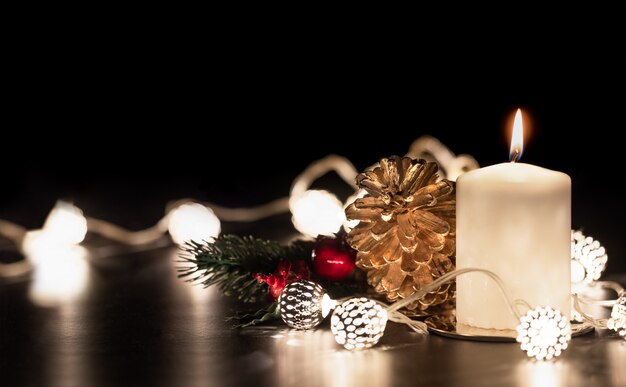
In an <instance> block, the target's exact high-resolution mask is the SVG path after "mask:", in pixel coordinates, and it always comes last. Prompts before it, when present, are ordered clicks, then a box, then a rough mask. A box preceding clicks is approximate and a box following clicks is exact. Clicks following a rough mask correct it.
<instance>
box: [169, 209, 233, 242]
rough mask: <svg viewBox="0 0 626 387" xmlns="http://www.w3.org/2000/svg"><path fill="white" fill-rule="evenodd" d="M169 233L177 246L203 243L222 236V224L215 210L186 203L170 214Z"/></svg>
mask: <svg viewBox="0 0 626 387" xmlns="http://www.w3.org/2000/svg"><path fill="white" fill-rule="evenodd" d="M168 231H169V233H170V236H171V237H172V240H173V241H174V243H176V244H179V245H181V244H184V243H185V242H188V241H191V240H193V241H195V242H202V241H204V240H209V239H211V238H216V237H217V236H218V235H220V231H221V224H220V220H219V219H218V217H217V216H216V215H215V213H214V212H213V210H211V209H210V208H208V207H206V206H203V205H202V204H199V203H186V204H182V205H180V206H178V207H176V208H175V209H173V210H172V211H171V212H170V214H169V221H168Z"/></svg>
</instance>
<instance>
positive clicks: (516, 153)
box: [509, 109, 524, 163]
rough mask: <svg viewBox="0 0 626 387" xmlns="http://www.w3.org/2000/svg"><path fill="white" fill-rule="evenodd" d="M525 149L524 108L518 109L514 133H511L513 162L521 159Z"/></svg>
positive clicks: (510, 158) (511, 156) (510, 154)
mask: <svg viewBox="0 0 626 387" xmlns="http://www.w3.org/2000/svg"><path fill="white" fill-rule="evenodd" d="M523 151H524V123H523V122H522V110H521V109H517V113H515V122H514V123H513V134H512V135H511V151H510V153H509V160H511V162H512V163H514V162H516V161H519V159H520V158H521V157H522V152H523Z"/></svg>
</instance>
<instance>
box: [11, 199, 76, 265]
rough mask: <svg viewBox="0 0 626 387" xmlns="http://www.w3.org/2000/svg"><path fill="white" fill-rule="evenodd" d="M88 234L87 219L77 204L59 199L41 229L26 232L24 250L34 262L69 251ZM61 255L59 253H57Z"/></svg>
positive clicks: (23, 242)
mask: <svg viewBox="0 0 626 387" xmlns="http://www.w3.org/2000/svg"><path fill="white" fill-rule="evenodd" d="M86 234H87V219H85V217H84V216H83V212H82V211H81V210H80V209H79V208H78V207H76V206H74V205H72V204H70V203H67V202H64V201H61V200H59V201H58V202H57V203H56V205H55V206H54V208H53V209H52V211H50V214H49V215H48V217H47V218H46V221H45V223H44V225H43V228H42V229H41V230H32V231H29V232H27V233H26V235H25V236H24V239H23V240H22V250H23V251H24V254H26V256H27V258H28V259H30V260H31V262H33V263H34V264H38V263H39V262H40V261H41V260H42V259H44V258H45V259H48V258H47V257H48V256H51V255H55V254H56V253H55V252H56V251H67V250H68V249H70V248H71V247H73V246H76V245H78V244H79V243H80V242H82V241H83V239H85V235H86ZM56 255H59V254H56Z"/></svg>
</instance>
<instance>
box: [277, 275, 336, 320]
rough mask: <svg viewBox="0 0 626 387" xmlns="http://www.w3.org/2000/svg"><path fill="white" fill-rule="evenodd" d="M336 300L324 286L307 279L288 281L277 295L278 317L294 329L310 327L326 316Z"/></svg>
mask: <svg viewBox="0 0 626 387" xmlns="http://www.w3.org/2000/svg"><path fill="white" fill-rule="evenodd" d="M335 304H336V302H335V301H334V300H332V299H331V298H330V297H329V296H328V294H326V291H324V288H322V287H321V286H320V285H319V284H316V283H315V282H312V281H309V280H297V281H293V282H290V283H288V284H287V285H286V286H285V288H284V289H283V291H282V293H280V297H278V306H279V307H280V318H281V319H282V320H283V321H284V322H285V324H287V325H288V326H289V327H291V328H294V329H302V330H306V329H312V328H315V327H316V326H318V325H319V324H320V323H321V322H322V321H323V320H324V317H326V316H328V313H330V310H331V309H332V308H333V307H334V306H335Z"/></svg>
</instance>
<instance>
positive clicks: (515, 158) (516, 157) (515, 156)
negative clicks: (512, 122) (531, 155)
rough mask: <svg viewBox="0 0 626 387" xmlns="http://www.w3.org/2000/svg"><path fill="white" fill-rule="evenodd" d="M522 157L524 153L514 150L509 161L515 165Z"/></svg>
mask: <svg viewBox="0 0 626 387" xmlns="http://www.w3.org/2000/svg"><path fill="white" fill-rule="evenodd" d="M521 157H522V152H521V151H520V150H519V149H517V148H516V149H514V150H513V152H512V153H511V154H510V155H509V160H510V161H511V163H515V162H516V161H518V160H519V159H520V158H521Z"/></svg>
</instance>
